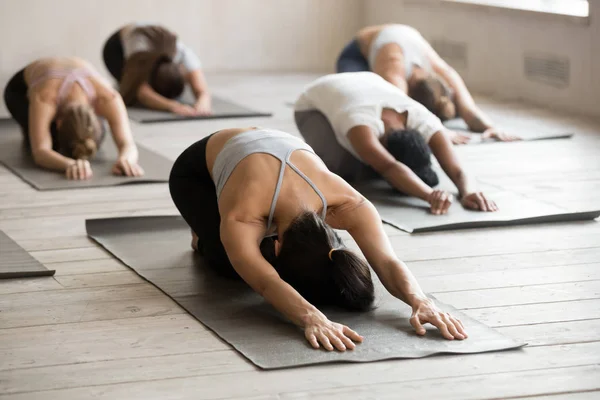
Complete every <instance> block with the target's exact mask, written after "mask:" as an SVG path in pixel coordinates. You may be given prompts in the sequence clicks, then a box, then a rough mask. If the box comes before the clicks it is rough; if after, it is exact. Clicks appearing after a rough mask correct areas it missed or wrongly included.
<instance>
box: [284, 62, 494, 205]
mask: <svg viewBox="0 0 600 400" xmlns="http://www.w3.org/2000/svg"><path fill="white" fill-rule="evenodd" d="M294 109H295V116H296V124H297V125H298V129H299V130H300V133H302V135H303V136H304V138H305V139H306V141H307V142H308V143H309V144H310V145H311V147H312V148H313V149H314V150H315V152H316V153H317V155H319V156H320V157H321V158H322V159H323V161H324V162H325V164H326V165H327V167H328V168H329V169H330V170H331V171H333V172H335V173H337V174H338V175H340V176H342V177H343V178H344V179H347V180H355V179H361V178H362V177H364V176H365V173H364V171H365V168H364V165H365V164H366V165H368V166H369V167H371V168H372V169H373V170H374V171H375V172H376V173H378V174H379V175H381V176H382V177H383V178H385V179H386V180H387V181H388V182H389V183H390V184H391V185H392V186H393V187H394V188H396V189H397V190H399V191H401V192H403V193H406V194H408V195H410V196H415V197H419V198H421V199H423V200H425V201H427V202H429V204H431V211H432V213H434V214H444V213H446V212H447V210H448V208H449V207H450V205H451V203H452V196H451V195H450V194H449V193H448V192H446V191H443V190H435V189H432V186H435V185H437V183H438V179H437V176H436V175H435V172H434V171H433V169H432V167H431V160H430V155H431V152H433V154H434V156H435V157H436V158H437V160H438V161H439V163H440V165H441V166H442V168H443V169H444V171H445V172H446V174H447V175H448V176H449V177H450V179H452V181H453V182H454V184H455V185H456V187H457V188H458V191H459V195H460V197H461V203H462V204H463V206H464V207H467V208H470V209H474V210H481V211H496V210H497V209H498V208H497V207H496V204H495V203H494V202H493V201H491V200H489V199H487V198H486V197H485V195H484V194H483V193H481V192H477V191H476V189H475V185H474V182H472V180H470V179H469V178H468V176H467V174H466V173H465V171H464V170H463V169H462V167H461V166H460V164H459V162H458V158H457V156H456V154H455V152H454V149H453V148H452V143H451V141H450V139H449V135H450V132H449V131H448V130H447V129H446V128H445V127H444V126H443V125H442V123H441V121H440V120H439V118H437V117H436V116H435V115H433V114H432V113H431V112H429V111H428V110H427V109H426V108H425V107H424V106H422V105H421V104H419V103H417V102H416V101H414V100H412V99H411V98H410V97H408V95H406V94H405V93H404V92H402V91H401V90H400V89H398V88H397V87H396V86H394V85H392V84H391V83H389V82H387V81H385V80H384V79H383V78H382V77H380V76H379V75H376V74H374V73H372V72H351V73H342V74H333V75H326V76H323V77H321V78H319V79H317V80H316V81H314V82H313V83H311V84H310V85H308V87H306V89H305V90H304V92H303V93H302V94H301V95H300V97H299V98H298V100H297V101H296V104H295V107H294ZM430 149H431V151H430Z"/></svg>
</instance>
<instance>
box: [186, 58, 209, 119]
mask: <svg viewBox="0 0 600 400" xmlns="http://www.w3.org/2000/svg"><path fill="white" fill-rule="evenodd" d="M187 80H188V82H189V83H190V86H191V87H192V90H193V91H194V95H195V96H196V103H195V104H194V108H195V109H196V111H198V113H200V114H201V115H209V114H211V113H212V105H211V97H210V92H209V91H208V85H207V83H206V78H205V77H204V73H203V72H202V70H201V69H196V70H193V71H190V72H189V73H188V76H187Z"/></svg>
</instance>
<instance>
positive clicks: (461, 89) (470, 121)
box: [430, 49, 493, 133]
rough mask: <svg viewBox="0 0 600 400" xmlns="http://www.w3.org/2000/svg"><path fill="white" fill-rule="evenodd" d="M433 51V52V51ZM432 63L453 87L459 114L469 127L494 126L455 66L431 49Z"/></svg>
mask: <svg viewBox="0 0 600 400" xmlns="http://www.w3.org/2000/svg"><path fill="white" fill-rule="evenodd" d="M431 52H433V53H431ZM430 54H431V55H430V57H431V60H432V61H431V64H432V67H433V70H434V71H435V73H436V74H438V75H440V76H441V77H442V78H443V79H444V80H445V81H446V82H447V83H448V85H449V86H450V88H452V90H453V91H454V96H455V104H456V108H457V111H458V115H459V116H460V117H461V118H462V119H464V120H465V122H466V123H467V125H468V126H469V129H470V130H472V131H473V132H479V133H482V132H485V131H486V130H488V129H490V128H492V127H493V123H492V121H491V120H490V118H489V117H488V116H487V115H486V114H485V113H484V112H483V111H482V110H481V109H480V108H479V107H477V105H476V104H475V100H473V96H471V93H470V92H469V89H467V85H465V82H464V81H463V79H462V78H461V76H460V75H459V74H458V72H456V70H455V69H454V68H452V67H451V66H450V65H448V64H447V63H446V62H445V61H444V60H442V58H441V57H440V56H439V55H438V54H437V53H435V51H434V50H433V49H431V50H430Z"/></svg>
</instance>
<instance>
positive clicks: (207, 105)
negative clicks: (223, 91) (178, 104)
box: [194, 95, 212, 115]
mask: <svg viewBox="0 0 600 400" xmlns="http://www.w3.org/2000/svg"><path fill="white" fill-rule="evenodd" d="M194 109H195V110H196V112H197V113H198V115H211V114H212V102H211V99H210V96H208V95H204V96H200V98H199V99H198V100H197V101H196V104H194Z"/></svg>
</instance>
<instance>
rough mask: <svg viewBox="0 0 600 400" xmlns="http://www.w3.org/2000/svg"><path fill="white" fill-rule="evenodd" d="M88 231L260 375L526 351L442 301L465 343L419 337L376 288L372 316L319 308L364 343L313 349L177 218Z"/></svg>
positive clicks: (398, 306)
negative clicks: (211, 257) (213, 267)
mask: <svg viewBox="0 0 600 400" xmlns="http://www.w3.org/2000/svg"><path fill="white" fill-rule="evenodd" d="M86 229H87V233H88V235H89V236H90V237H91V238H92V239H94V240H95V241H96V242H98V243H99V244H100V245H102V246H103V247H104V248H105V249H107V250H108V251H109V252H111V253H112V254H113V255H114V256H115V257H117V258H118V259H120V260H121V261H122V262H123V263H125V264H126V265H127V266H129V267H130V268H132V269H133V270H134V271H135V272H137V273H138V274H139V275H140V276H142V277H143V278H145V279H146V280H148V281H149V282H151V283H152V284H154V285H155V286H156V287H158V288H159V289H161V290H162V291H163V292H165V293H166V294H167V295H168V296H170V297H171V298H172V299H173V300H175V301H176V302H177V303H179V305H181V306H182V307H183V308H185V309H186V310H187V311H188V312H189V313H190V314H192V315H193V316H194V317H195V318H196V319H198V320H199V321H200V322H202V323H203V324H204V325H205V326H207V327H208V328H209V329H210V330H212V331H214V332H215V333H216V334H217V335H218V336H219V337H221V339H223V340H224V341H226V342H227V343H229V344H230V345H231V346H233V347H234V348H235V349H236V350H237V351H238V352H240V353H241V354H242V355H243V356H244V357H246V358H247V359H248V360H250V361H251V362H252V363H254V364H255V365H257V366H258V367H260V368H263V369H274V368H285V367H297V366H301V365H310V364H320V363H329V362H368V361H378V360H387V359H393V358H418V357H425V356H429V355H433V354H441V353H454V354H466V353H479V352H486V351H496V350H505V349H512V348H517V347H521V346H523V345H524V344H523V343H522V342H519V341H515V340H513V339H511V338H508V337H506V336H504V335H502V334H500V333H498V332H496V331H495V330H493V329H491V328H489V327H487V326H485V325H483V324H482V323H480V322H477V321H475V320H473V319H471V318H469V317H468V316H466V315H464V314H462V313H461V312H460V311H458V310H456V309H454V308H453V307H452V306H449V305H445V304H442V303H440V302H438V305H439V306H440V307H441V308H443V309H444V310H446V311H448V312H452V313H453V314H455V315H456V316H457V317H459V318H460V319H461V320H462V321H463V323H464V324H465V326H466V329H467V330H468V332H469V335H470V336H469V339H467V340H465V341H448V340H445V339H443V338H442V337H441V335H440V334H439V333H438V332H437V331H435V330H431V331H430V332H428V333H427V334H426V336H425V337H418V336H417V335H416V334H415V333H414V331H413V329H412V327H411V326H410V324H409V317H410V311H411V310H410V308H409V307H408V306H406V305H405V304H404V303H402V302H401V301H400V300H397V299H395V298H393V297H392V296H391V295H389V294H388V293H387V292H386V291H385V290H384V289H383V287H382V285H381V284H380V283H379V282H376V287H377V300H376V305H377V308H376V309H375V310H373V311H371V312H366V313H352V312H347V311H342V310H339V309H334V308H324V309H323V312H324V313H325V314H326V315H327V316H328V317H329V318H330V319H331V320H333V321H337V322H339V323H343V324H346V325H348V326H350V327H351V328H353V329H355V330H356V331H357V332H359V333H360V334H362V335H363V336H364V337H365V341H364V342H363V343H362V344H360V345H358V346H357V348H356V349H355V350H354V351H348V352H345V353H338V352H326V351H324V350H314V349H312V348H311V347H310V346H309V344H308V343H307V342H306V340H305V339H304V334H303V332H302V331H301V330H299V329H298V328H297V327H295V326H294V325H292V324H291V323H289V322H288V321H286V320H285V319H284V318H283V317H282V316H281V315H279V314H278V313H277V312H276V311H275V310H274V309H273V308H272V307H271V306H269V305H268V304H266V303H265V302H264V300H263V299H262V297H260V296H259V295H258V294H256V293H255V292H254V291H252V289H250V288H249V287H248V286H247V285H246V284H245V283H244V282H242V281H236V280H229V279H225V278H220V277H217V276H215V275H214V274H213V273H211V271H210V270H209V269H208V268H206V267H205V266H203V265H202V259H201V257H200V256H199V255H198V254H197V253H195V252H193V251H192V250H191V248H190V245H189V243H190V229H189V227H188V226H187V224H186V223H185V222H184V221H183V219H181V218H180V217H175V216H160V217H138V218H110V219H93V220H87V221H86Z"/></svg>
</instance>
